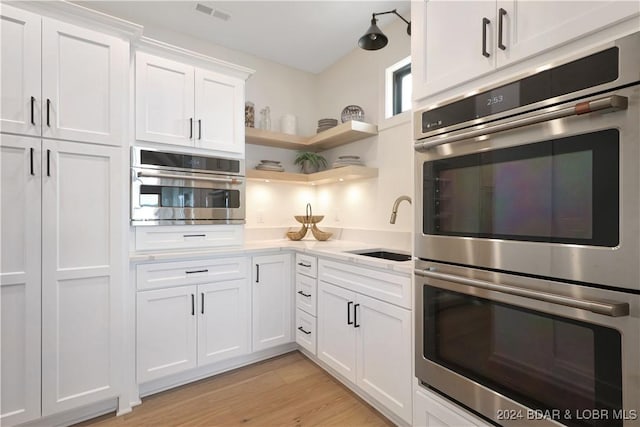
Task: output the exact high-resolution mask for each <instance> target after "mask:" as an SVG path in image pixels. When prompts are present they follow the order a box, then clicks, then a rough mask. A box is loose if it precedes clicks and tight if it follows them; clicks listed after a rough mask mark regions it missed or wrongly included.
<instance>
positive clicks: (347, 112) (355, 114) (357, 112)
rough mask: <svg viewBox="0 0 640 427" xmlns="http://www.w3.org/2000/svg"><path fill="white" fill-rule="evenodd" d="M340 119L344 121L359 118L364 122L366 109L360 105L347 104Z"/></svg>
mask: <svg viewBox="0 0 640 427" xmlns="http://www.w3.org/2000/svg"><path fill="white" fill-rule="evenodd" d="M340 119H341V120H342V123H345V122H348V121H349V120H357V121H359V122H363V121H364V110H363V109H362V107H360V106H358V105H347V106H346V107H344V109H343V110H342V114H341V115H340Z"/></svg>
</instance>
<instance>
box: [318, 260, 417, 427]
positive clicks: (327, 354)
mask: <svg viewBox="0 0 640 427" xmlns="http://www.w3.org/2000/svg"><path fill="white" fill-rule="evenodd" d="M321 262H322V261H321ZM321 279H322V277H321ZM318 358H319V359H320V360H322V361H323V362H324V363H326V364H327V365H329V366H330V367H331V368H333V369H334V370H335V371H336V372H338V373H339V374H340V375H342V376H343V377H345V378H346V379H348V380H349V381H351V382H353V383H354V384H356V385H357V386H358V387H359V388H360V389H362V390H363V391H365V392H366V393H367V394H369V395H370V396H371V397H373V398H375V399H376V400H377V401H378V402H380V403H381V404H383V405H384V406H385V407H387V408H388V409H389V410H391V411H393V412H394V413H395V414H397V415H398V416H399V417H400V418H402V419H403V420H405V421H407V422H409V423H410V422H411V311H410V310H407V309H404V308H401V307H397V306H395V305H393V304H389V303H387V302H383V301H379V300H376V299H374V298H371V297H368V296H366V295H362V294H360V293H357V292H353V291H351V290H348V289H344V288H341V287H339V286H334V285H332V284H329V283H326V282H324V281H322V280H321V281H320V282H319V286H318Z"/></svg>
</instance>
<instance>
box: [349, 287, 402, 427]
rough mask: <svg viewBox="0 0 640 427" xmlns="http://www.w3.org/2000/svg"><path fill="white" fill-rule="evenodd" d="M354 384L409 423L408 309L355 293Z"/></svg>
mask: <svg viewBox="0 0 640 427" xmlns="http://www.w3.org/2000/svg"><path fill="white" fill-rule="evenodd" d="M354 321H355V322H356V325H357V326H358V328H357V333H356V355H357V356H356V366H357V375H356V378H357V379H356V383H357V384H358V386H359V387H360V388H361V389H362V390H364V391H366V392H367V393H368V394H369V395H371V396H373V397H374V398H375V399H376V400H378V401H379V402H381V403H382V404H384V405H385V406H386V407H387V408H389V409H390V410H392V411H393V412H394V413H396V414H398V415H399V416H400V417H402V419H404V420H405V421H407V422H408V423H411V416H412V415H411V378H412V376H411V311H409V310H406V309H404V308H400V307H396V306H394V305H391V304H388V303H385V302H382V301H378V300H376V299H373V298H370V297H367V296H364V295H360V294H359V295H358V296H357V299H356V305H355V319H354Z"/></svg>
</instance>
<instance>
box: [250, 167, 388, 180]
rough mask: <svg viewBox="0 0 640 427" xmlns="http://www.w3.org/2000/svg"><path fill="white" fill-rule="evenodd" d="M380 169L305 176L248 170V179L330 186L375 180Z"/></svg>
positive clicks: (323, 172)
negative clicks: (339, 183) (369, 179)
mask: <svg viewBox="0 0 640 427" xmlns="http://www.w3.org/2000/svg"><path fill="white" fill-rule="evenodd" d="M377 176H378V169H376V168H368V167H365V166H345V167H342V168H336V169H327V170H324V171H322V172H316V173H310V174H303V173H291V172H271V171H262V170H257V169H248V170H247V179H250V180H260V181H279V182H290V183H292V184H312V185H321V184H330V183H333V182H340V181H353V180H356V179H364V178H375V177H377Z"/></svg>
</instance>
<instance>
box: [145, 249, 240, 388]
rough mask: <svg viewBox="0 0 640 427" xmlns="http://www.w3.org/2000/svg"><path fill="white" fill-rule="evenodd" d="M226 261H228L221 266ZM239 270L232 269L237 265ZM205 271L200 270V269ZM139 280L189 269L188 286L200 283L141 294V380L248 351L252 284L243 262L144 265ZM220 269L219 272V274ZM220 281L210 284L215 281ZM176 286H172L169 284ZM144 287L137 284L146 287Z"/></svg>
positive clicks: (219, 261) (191, 262)
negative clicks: (248, 280)
mask: <svg viewBox="0 0 640 427" xmlns="http://www.w3.org/2000/svg"><path fill="white" fill-rule="evenodd" d="M223 261H225V262H223ZM239 264H241V265H242V267H241V268H239V269H236V268H234V269H232V270H233V271H234V272H233V273H232V274H230V273H229V272H228V271H227V270H228V266H229V265H232V266H235V265H239ZM200 267H202V268H200ZM137 268H138V270H139V271H138V273H140V274H138V277H148V278H153V277H155V276H154V275H149V274H143V272H144V273H148V272H149V271H172V272H175V271H177V270H178V269H180V268H182V269H183V270H185V274H186V276H189V277H188V278H187V279H185V281H188V283H193V282H194V281H195V282H197V281H198V277H199V278H200V281H201V282H204V283H201V284H191V285H190V286H186V285H185V286H173V287H170V288H166V289H154V290H147V291H140V292H138V297H137V299H138V301H137V339H136V342H137V379H138V383H144V382H147V381H151V380H154V379H157V378H161V377H164V376H167V375H171V374H175V373H178V372H182V371H185V370H187V369H191V368H195V367H196V366H203V365H206V364H210V363H215V362H219V361H222V360H225V359H229V358H231V357H236V356H240V355H243V354H247V353H249V351H250V329H249V327H250V325H249V318H250V313H249V308H250V298H249V284H248V283H247V279H246V277H240V278H235V279H224V278H225V276H229V275H232V276H237V275H238V274H240V273H241V274H246V259H245V258H229V259H222V260H215V261H214V262H207V261H203V262H201V265H199V264H198V263H197V262H193V261H189V262H184V261H182V262H169V263H163V264H152V265H151V266H150V265H140V266H138V267H137ZM216 269H218V270H220V271H218V272H217V274H216V271H215V270H216ZM216 276H218V277H220V278H221V280H219V281H211V280H212V279H211V278H212V277H216ZM171 283H173V281H171ZM146 286H148V284H146V283H138V288H139V289H140V288H143V289H144V288H145V287H146Z"/></svg>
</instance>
